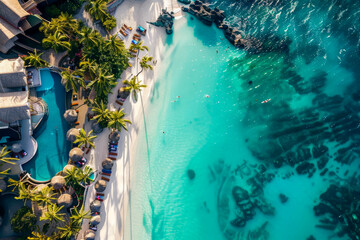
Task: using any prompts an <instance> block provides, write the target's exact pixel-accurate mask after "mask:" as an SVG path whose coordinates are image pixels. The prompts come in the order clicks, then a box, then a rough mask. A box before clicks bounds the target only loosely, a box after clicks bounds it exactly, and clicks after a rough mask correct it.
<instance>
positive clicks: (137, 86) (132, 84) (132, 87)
mask: <svg viewBox="0 0 360 240" xmlns="http://www.w3.org/2000/svg"><path fill="white" fill-rule="evenodd" d="M123 84H124V85H125V86H126V87H125V90H127V91H133V96H134V99H135V101H137V93H138V92H139V91H141V88H145V87H146V85H145V84H141V81H139V80H138V77H137V76H134V77H132V78H131V79H130V81H129V80H124V81H123Z"/></svg>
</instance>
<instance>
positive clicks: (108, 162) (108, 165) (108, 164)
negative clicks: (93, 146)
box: [102, 158, 114, 169]
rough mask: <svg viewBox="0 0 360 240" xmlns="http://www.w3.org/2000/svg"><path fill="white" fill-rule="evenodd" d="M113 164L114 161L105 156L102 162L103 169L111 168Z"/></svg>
mask: <svg viewBox="0 0 360 240" xmlns="http://www.w3.org/2000/svg"><path fill="white" fill-rule="evenodd" d="M113 165H114V162H113V160H111V159H110V158H105V160H104V161H103V162H102V167H103V168H105V169H111V168H112V166H113Z"/></svg>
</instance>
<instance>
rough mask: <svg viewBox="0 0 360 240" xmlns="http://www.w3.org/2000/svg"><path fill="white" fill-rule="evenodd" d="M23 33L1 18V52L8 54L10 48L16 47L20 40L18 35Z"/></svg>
mask: <svg viewBox="0 0 360 240" xmlns="http://www.w3.org/2000/svg"><path fill="white" fill-rule="evenodd" d="M20 33H21V31H20V30H19V29H17V28H14V27H13V26H11V25H10V24H9V23H8V22H6V21H5V20H4V19H2V18H0V51H1V52H3V53H7V52H8V51H9V50H10V48H12V47H13V46H15V44H14V42H15V41H16V40H17V39H18V38H17V37H16V35H18V34H20Z"/></svg>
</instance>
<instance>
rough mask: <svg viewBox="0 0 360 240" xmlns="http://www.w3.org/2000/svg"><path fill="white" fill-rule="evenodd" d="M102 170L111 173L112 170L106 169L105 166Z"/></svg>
mask: <svg viewBox="0 0 360 240" xmlns="http://www.w3.org/2000/svg"><path fill="white" fill-rule="evenodd" d="M101 171H102V172H104V173H111V170H110V169H105V168H103V169H102V170H101Z"/></svg>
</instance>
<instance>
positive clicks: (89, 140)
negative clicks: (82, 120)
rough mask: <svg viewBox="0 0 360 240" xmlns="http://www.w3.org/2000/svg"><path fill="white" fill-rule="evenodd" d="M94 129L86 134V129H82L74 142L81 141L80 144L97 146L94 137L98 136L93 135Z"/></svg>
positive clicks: (91, 146) (90, 146) (86, 146)
mask: <svg viewBox="0 0 360 240" xmlns="http://www.w3.org/2000/svg"><path fill="white" fill-rule="evenodd" d="M92 132H93V131H92V130H91V131H90V132H88V133H87V134H86V132H85V130H84V129H82V128H81V129H80V131H79V133H80V134H79V135H78V136H76V140H75V141H74V143H79V146H80V147H81V146H84V147H85V148H88V147H89V148H95V144H94V139H95V138H96V136H93V135H92Z"/></svg>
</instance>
